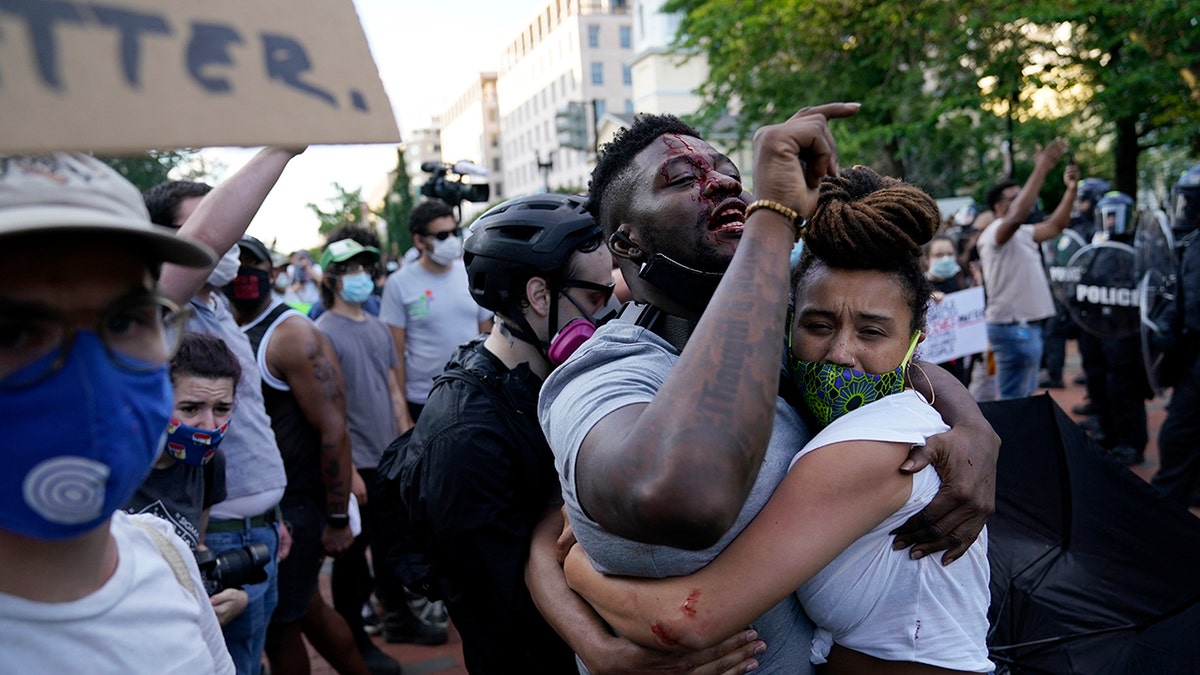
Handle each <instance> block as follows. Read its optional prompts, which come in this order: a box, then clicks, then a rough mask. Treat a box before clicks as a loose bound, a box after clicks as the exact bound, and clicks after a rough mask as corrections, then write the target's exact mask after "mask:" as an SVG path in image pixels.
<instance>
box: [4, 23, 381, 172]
mask: <svg viewBox="0 0 1200 675" xmlns="http://www.w3.org/2000/svg"><path fill="white" fill-rule="evenodd" d="M399 140H400V134H399V131H398V130H397V128H396V122H395V117H394V116H393V114H392V110H391V105H390V104H389V102H388V100H387V96H386V94H385V93H384V90H383V85H382V83H381V82H380V81H379V73H378V71H377V70H376V68H375V63H374V61H372V59H371V54H370V51H369V50H368V48H367V42H366V38H365V36H364V35H363V31H362V25H361V24H360V23H359V21H358V15H357V13H356V12H355V10H354V5H353V4H352V2H351V0H254V1H253V2H245V1H244V0H205V2H193V1H188V0H95V1H74V0H71V1H68V0H0V151H5V152H34V151H44V150H95V151H102V152H111V153H117V152H123V151H141V150H144V149H146V148H176V147H204V146H213V145H243V146H252V145H285V146H294V145H304V144H312V143H372V142H395V141H399Z"/></svg>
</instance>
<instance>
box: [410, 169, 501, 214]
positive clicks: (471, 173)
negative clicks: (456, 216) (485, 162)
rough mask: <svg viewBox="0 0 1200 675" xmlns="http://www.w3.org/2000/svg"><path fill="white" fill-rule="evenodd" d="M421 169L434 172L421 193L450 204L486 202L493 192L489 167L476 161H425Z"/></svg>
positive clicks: (422, 187)
mask: <svg viewBox="0 0 1200 675" xmlns="http://www.w3.org/2000/svg"><path fill="white" fill-rule="evenodd" d="M421 170H422V171H425V172H426V173H431V174H433V176H432V177H431V178H430V179H429V180H428V181H427V182H426V183H425V184H424V185H422V186H421V194H423V195H425V196H426V197H433V198H435V199H440V200H442V201H444V202H446V203H447V204H449V205H450V206H458V205H459V204H461V203H462V202H464V201H467V202H486V201H487V200H488V197H489V195H490V194H491V191H490V189H489V186H488V172H487V169H485V168H483V167H482V166H479V165H478V164H476V163H474V162H468V161H466V160H462V161H459V162H455V163H454V164H446V163H444V162H425V163H424V164H422V165H421Z"/></svg>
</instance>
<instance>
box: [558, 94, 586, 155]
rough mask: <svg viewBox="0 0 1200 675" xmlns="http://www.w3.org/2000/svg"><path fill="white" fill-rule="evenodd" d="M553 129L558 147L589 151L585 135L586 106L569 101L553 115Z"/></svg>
mask: <svg viewBox="0 0 1200 675" xmlns="http://www.w3.org/2000/svg"><path fill="white" fill-rule="evenodd" d="M554 129H555V131H557V132H558V145H559V146H560V147H563V148H571V149H572V150H581V151H584V152H586V151H587V150H589V149H591V144H590V143H588V133H587V105H586V104H584V103H581V102H578V101H571V102H569V103H567V104H566V105H565V106H563V107H561V108H559V109H558V112H557V113H555V114H554Z"/></svg>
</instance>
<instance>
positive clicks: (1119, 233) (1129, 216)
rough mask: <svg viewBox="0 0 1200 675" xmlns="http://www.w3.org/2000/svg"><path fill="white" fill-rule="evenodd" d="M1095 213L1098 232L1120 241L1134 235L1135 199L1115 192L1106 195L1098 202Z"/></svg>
mask: <svg viewBox="0 0 1200 675" xmlns="http://www.w3.org/2000/svg"><path fill="white" fill-rule="evenodd" d="M1095 213H1096V215H1095V218H1096V231H1097V232H1104V233H1105V234H1107V235H1108V236H1109V237H1114V238H1118V239H1119V238H1125V237H1130V236H1132V235H1133V228H1134V225H1135V220H1134V212H1133V198H1132V197H1130V196H1129V195H1127V194H1125V193H1124V192H1118V191H1116V190H1113V191H1111V192H1108V193H1105V195H1104V196H1103V197H1101V198H1100V199H1099V200H1098V201H1097V202H1096V207H1095Z"/></svg>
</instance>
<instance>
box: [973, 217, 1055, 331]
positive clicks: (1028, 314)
mask: <svg viewBox="0 0 1200 675" xmlns="http://www.w3.org/2000/svg"><path fill="white" fill-rule="evenodd" d="M999 230H1000V225H999V222H998V221H997V222H993V223H992V224H991V225H989V226H988V228H987V229H986V230H984V231H983V234H981V235H979V239H978V240H977V242H976V244H975V246H976V247H977V248H978V249H979V262H980V264H981V265H982V266H983V286H984V290H985V291H986V292H987V307H986V308H985V309H984V312H985V313H986V315H987V321H988V323H1001V324H1003V323H1013V322H1016V321H1040V320H1041V319H1045V318H1047V317H1051V316H1054V297H1053V296H1051V295H1050V282H1049V281H1047V280H1046V270H1045V268H1044V267H1042V249H1041V247H1040V246H1039V245H1038V243H1037V242H1036V241H1034V239H1033V230H1034V226H1033V225H1022V226H1021V227H1019V228H1017V231H1016V232H1014V233H1013V236H1012V238H1011V239H1009V240H1008V241H1007V242H1005V243H1004V244H999V243H997V242H996V233H997V232H999Z"/></svg>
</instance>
